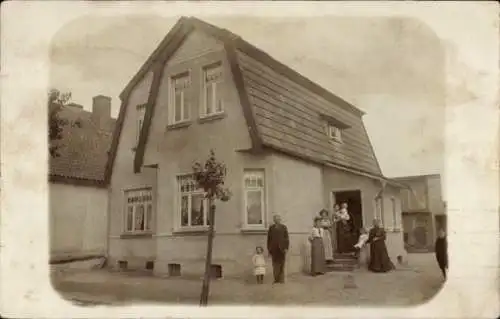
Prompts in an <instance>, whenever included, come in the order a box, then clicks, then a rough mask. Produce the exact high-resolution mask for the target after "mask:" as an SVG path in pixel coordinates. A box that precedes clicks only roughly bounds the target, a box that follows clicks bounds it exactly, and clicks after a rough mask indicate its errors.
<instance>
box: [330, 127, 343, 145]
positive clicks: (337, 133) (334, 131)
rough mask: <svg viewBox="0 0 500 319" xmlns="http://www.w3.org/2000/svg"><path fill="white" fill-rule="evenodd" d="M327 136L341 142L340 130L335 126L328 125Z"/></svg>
mask: <svg viewBox="0 0 500 319" xmlns="http://www.w3.org/2000/svg"><path fill="white" fill-rule="evenodd" d="M328 136H329V137H330V138H331V139H332V140H334V141H337V142H342V130H341V129H340V128H338V127H337V126H335V125H332V124H329V125H328Z"/></svg>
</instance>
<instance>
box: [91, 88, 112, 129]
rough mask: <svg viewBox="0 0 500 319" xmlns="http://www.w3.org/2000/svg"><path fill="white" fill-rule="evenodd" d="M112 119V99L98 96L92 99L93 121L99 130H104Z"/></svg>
mask: <svg viewBox="0 0 500 319" xmlns="http://www.w3.org/2000/svg"><path fill="white" fill-rule="evenodd" d="M110 119H111V98H110V97H109V96H105V95H97V96H94V97H93V98H92V120H93V121H94V123H95V124H96V125H97V126H98V127H99V128H104V127H105V126H106V125H107V124H108V123H109V120H110Z"/></svg>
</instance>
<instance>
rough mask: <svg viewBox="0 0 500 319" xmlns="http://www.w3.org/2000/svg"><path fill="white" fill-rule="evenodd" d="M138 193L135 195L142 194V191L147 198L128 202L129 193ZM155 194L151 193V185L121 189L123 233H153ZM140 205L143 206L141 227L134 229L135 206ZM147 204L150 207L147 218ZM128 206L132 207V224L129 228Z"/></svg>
mask: <svg viewBox="0 0 500 319" xmlns="http://www.w3.org/2000/svg"><path fill="white" fill-rule="evenodd" d="M131 193H132V194H133V193H138V195H136V196H144V194H143V193H146V194H147V195H149V197H150V198H149V200H146V201H142V202H139V203H129V202H128V199H129V198H130V197H134V196H129V194H131ZM154 203H155V196H154V193H153V188H152V187H151V186H146V187H140V188H129V189H124V190H123V221H124V222H123V227H122V230H123V233H124V234H151V233H153V228H154V226H155V222H154V216H155V207H154V206H155V205H154ZM138 205H142V206H143V207H144V211H143V219H144V221H143V229H136V227H135V226H136V219H137V217H136V213H137V206H138ZM148 206H149V207H151V212H150V218H149V219H148ZM129 208H132V225H131V229H129V227H128V221H129Z"/></svg>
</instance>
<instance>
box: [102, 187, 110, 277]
mask: <svg viewBox="0 0 500 319" xmlns="http://www.w3.org/2000/svg"><path fill="white" fill-rule="evenodd" d="M106 193H107V195H108V196H107V209H106V251H105V253H104V263H103V268H104V267H106V266H108V262H109V246H110V243H109V237H110V236H111V187H109V183H108V185H107V186H106Z"/></svg>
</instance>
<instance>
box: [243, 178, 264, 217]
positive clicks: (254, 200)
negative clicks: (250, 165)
mask: <svg viewBox="0 0 500 319" xmlns="http://www.w3.org/2000/svg"><path fill="white" fill-rule="evenodd" d="M244 204H245V209H244V212H245V222H244V224H245V226H248V227H253V226H264V219H265V218H264V217H265V181H264V171H262V170H248V171H245V172H244Z"/></svg>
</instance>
